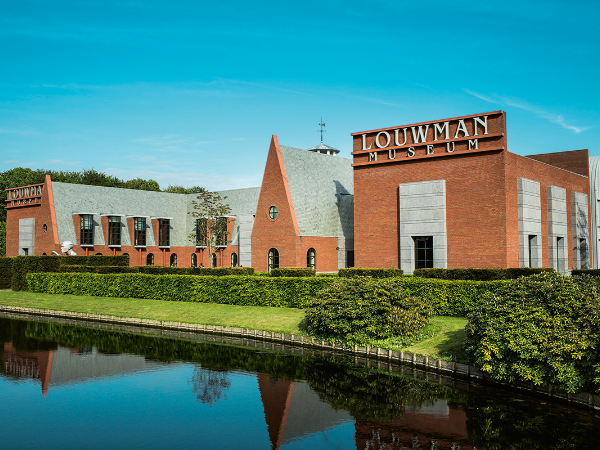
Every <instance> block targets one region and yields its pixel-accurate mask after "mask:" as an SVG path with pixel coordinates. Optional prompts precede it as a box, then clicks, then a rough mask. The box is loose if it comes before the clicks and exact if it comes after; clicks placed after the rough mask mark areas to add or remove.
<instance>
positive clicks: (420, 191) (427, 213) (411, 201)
mask: <svg viewBox="0 0 600 450" xmlns="http://www.w3.org/2000/svg"><path fill="white" fill-rule="evenodd" d="M398 189H399V200H398V202H399V205H398V211H399V215H400V217H399V221H400V268H401V269H402V270H404V273H406V274H411V273H412V272H413V270H414V269H415V243H414V238H415V237H419V236H432V237H433V266H434V267H436V268H440V269H446V268H447V267H448V247H447V228H446V180H432V181H420V182H416V183H401V184H400V185H399V188H398Z"/></svg>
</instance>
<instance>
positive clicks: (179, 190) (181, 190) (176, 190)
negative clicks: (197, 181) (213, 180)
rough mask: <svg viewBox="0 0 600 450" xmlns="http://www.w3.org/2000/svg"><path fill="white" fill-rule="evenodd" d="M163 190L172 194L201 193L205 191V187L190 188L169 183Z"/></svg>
mask: <svg viewBox="0 0 600 450" xmlns="http://www.w3.org/2000/svg"><path fill="white" fill-rule="evenodd" d="M163 192H170V193H172V194H201V193H203V192H206V189H204V188H203V187H200V186H192V187H191V188H186V187H183V186H180V185H179V184H170V185H169V186H168V187H167V188H166V189H165V190H164V191H163Z"/></svg>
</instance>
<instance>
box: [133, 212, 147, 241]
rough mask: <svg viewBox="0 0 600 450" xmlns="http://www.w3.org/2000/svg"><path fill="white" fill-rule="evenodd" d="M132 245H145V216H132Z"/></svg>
mask: <svg viewBox="0 0 600 450" xmlns="http://www.w3.org/2000/svg"><path fill="white" fill-rule="evenodd" d="M133 245H134V246H135V247H145V246H146V218H145V217H134V218H133Z"/></svg>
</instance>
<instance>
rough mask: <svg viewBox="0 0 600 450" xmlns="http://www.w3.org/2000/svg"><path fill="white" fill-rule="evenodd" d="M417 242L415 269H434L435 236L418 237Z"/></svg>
mask: <svg viewBox="0 0 600 450" xmlns="http://www.w3.org/2000/svg"><path fill="white" fill-rule="evenodd" d="M413 239H414V241H415V269H431V268H433V236H417V237H414V238H413Z"/></svg>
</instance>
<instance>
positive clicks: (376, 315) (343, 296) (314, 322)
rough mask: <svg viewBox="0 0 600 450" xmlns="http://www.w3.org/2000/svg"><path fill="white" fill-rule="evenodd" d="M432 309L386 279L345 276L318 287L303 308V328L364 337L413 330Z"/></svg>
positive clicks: (335, 335) (344, 337)
mask: <svg viewBox="0 0 600 450" xmlns="http://www.w3.org/2000/svg"><path fill="white" fill-rule="evenodd" d="M431 313H432V310H431V308H430V307H429V305H427V304H426V303H425V302H423V301H422V300H421V299H418V298H416V297H410V296H409V295H408V294H407V293H406V292H404V291H403V290H402V289H400V288H399V287H398V286H397V285H396V284H395V283H393V282H391V281H387V280H373V279H370V278H367V279H360V278H358V279H345V280H338V281H334V282H333V283H332V284H331V285H329V286H328V287H326V288H324V289H323V290H321V291H319V293H318V294H317V295H316V296H315V298H314V299H313V300H312V301H311V302H310V304H309V305H308V307H307V308H306V320H305V325H306V329H307V330H308V331H309V332H310V333H312V334H315V335H317V336H323V337H327V338H333V339H334V340H342V341H356V342H360V341H364V340H366V339H371V338H375V339H379V338H387V337H390V336H392V335H393V334H394V333H402V334H409V335H410V334H414V333H416V332H418V331H420V330H421V329H422V328H423V327H424V326H425V325H426V324H427V323H428V320H427V319H428V317H429V316H430V315H431Z"/></svg>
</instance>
